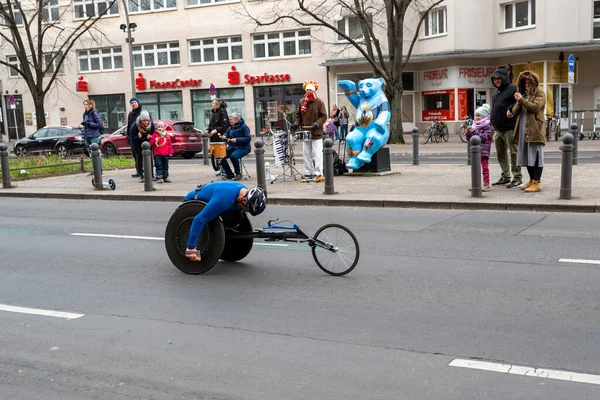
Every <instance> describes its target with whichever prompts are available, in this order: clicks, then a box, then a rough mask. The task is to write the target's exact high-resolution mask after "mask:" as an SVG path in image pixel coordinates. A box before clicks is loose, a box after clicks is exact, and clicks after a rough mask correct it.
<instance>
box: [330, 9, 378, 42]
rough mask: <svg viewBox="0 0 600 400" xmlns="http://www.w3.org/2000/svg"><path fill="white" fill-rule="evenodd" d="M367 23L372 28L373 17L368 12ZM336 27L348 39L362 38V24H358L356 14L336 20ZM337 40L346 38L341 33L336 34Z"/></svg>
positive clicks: (358, 20)
mask: <svg viewBox="0 0 600 400" xmlns="http://www.w3.org/2000/svg"><path fill="white" fill-rule="evenodd" d="M367 20H368V24H369V26H370V27H371V29H372V28H373V17H372V16H371V15H370V14H368V15H367ZM337 28H338V30H340V31H341V32H344V33H345V34H346V36H348V37H349V38H350V39H353V40H356V39H362V38H364V36H365V35H364V33H363V30H362V26H361V24H360V19H359V18H358V17H357V16H354V15H351V16H347V17H344V19H342V20H341V21H338V23H337ZM338 40H346V39H345V38H344V37H343V36H342V35H339V34H338Z"/></svg>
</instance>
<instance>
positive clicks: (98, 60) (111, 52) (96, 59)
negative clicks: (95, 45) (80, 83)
mask: <svg viewBox="0 0 600 400" xmlns="http://www.w3.org/2000/svg"><path fill="white" fill-rule="evenodd" d="M77 58H78V60H79V71H80V72H92V71H111V70H119V69H123V55H122V53H121V48H120V47H112V48H109V49H97V50H81V51H78V52H77Z"/></svg>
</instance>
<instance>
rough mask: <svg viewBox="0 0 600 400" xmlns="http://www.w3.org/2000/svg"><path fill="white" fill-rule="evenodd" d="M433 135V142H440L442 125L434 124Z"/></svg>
mask: <svg viewBox="0 0 600 400" xmlns="http://www.w3.org/2000/svg"><path fill="white" fill-rule="evenodd" d="M432 131H433V137H432V138H431V142H432V143H433V141H435V142H436V143H439V142H440V134H441V132H440V126H439V125H437V124H436V125H434V127H433V129H432Z"/></svg>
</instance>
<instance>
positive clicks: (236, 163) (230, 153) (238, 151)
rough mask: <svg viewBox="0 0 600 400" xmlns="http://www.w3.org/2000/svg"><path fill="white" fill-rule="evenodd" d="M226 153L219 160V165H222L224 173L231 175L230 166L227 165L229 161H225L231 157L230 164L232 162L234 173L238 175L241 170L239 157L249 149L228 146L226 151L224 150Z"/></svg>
mask: <svg viewBox="0 0 600 400" xmlns="http://www.w3.org/2000/svg"><path fill="white" fill-rule="evenodd" d="M226 153H227V155H226V156H225V157H223V160H222V161H221V167H223V170H224V171H225V173H226V174H227V175H231V174H232V172H231V167H230V166H229V163H228V162H227V159H228V158H231V164H233V170H234V171H235V173H236V175H240V174H241V173H242V172H241V170H240V159H241V158H242V157H244V156H245V155H246V154H248V153H250V150H248V149H245V148H243V147H237V148H236V147H228V148H227V151H226Z"/></svg>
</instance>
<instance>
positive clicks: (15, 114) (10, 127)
mask: <svg viewBox="0 0 600 400" xmlns="http://www.w3.org/2000/svg"><path fill="white" fill-rule="evenodd" d="M13 96H14V98H15V102H14V104H12V105H11V104H10V101H9V98H10V96H4V105H5V110H6V129H7V131H8V140H19V139H22V138H24V137H25V120H24V118H23V99H22V97H21V95H20V94H18V95H13Z"/></svg>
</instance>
